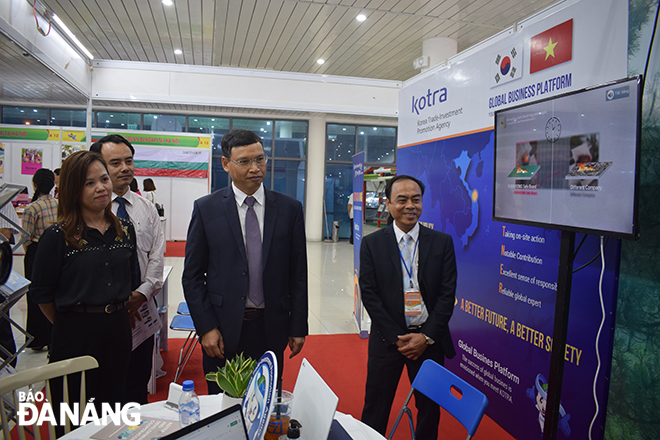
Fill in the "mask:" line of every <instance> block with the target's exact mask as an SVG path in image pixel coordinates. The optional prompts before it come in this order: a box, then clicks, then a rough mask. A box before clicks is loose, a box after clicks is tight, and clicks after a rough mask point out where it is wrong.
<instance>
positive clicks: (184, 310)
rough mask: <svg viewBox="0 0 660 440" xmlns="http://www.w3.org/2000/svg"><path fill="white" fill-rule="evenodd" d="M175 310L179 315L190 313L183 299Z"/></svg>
mask: <svg viewBox="0 0 660 440" xmlns="http://www.w3.org/2000/svg"><path fill="white" fill-rule="evenodd" d="M176 312H177V313H178V314H179V315H190V309H188V303H187V302H185V301H183V302H180V303H179V307H177V308H176Z"/></svg>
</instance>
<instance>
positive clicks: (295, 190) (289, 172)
mask: <svg viewBox="0 0 660 440" xmlns="http://www.w3.org/2000/svg"><path fill="white" fill-rule="evenodd" d="M272 173H273V185H272V186H270V187H269V188H270V189H272V190H275V191H277V192H281V193H283V194H286V195H288V196H291V197H293V198H295V199H298V200H299V201H300V203H302V204H303V206H304V205H305V162H304V161H302V160H273V167H272ZM268 177H269V176H267V177H266V180H270V179H269V178H268ZM264 183H265V182H264Z"/></svg>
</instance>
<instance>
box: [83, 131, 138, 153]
mask: <svg viewBox="0 0 660 440" xmlns="http://www.w3.org/2000/svg"><path fill="white" fill-rule="evenodd" d="M106 142H112V143H113V144H124V145H126V146H127V147H128V148H129V149H130V150H131V156H135V148H133V145H131V143H130V142H128V139H126V138H125V137H124V136H121V135H118V134H109V135H107V136H103V137H102V138H101V139H99V140H98V141H96V142H94V143H93V144H92V146H91V147H89V151H91V152H93V153H98V154H103V153H101V148H102V147H103V144H105V143H106Z"/></svg>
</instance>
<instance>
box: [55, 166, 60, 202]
mask: <svg viewBox="0 0 660 440" xmlns="http://www.w3.org/2000/svg"><path fill="white" fill-rule="evenodd" d="M60 170H61V168H55V169H54V170H53V174H55V192H54V193H53V197H55V198H57V195H58V194H59V192H60Z"/></svg>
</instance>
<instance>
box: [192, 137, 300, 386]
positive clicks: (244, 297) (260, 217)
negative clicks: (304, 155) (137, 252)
mask: <svg viewBox="0 0 660 440" xmlns="http://www.w3.org/2000/svg"><path fill="white" fill-rule="evenodd" d="M221 146H222V154H223V157H222V167H223V168H224V170H225V171H227V172H228V173H229V175H230V176H231V179H232V184H231V186H228V187H227V188H223V189H220V190H218V191H216V192H214V193H213V194H210V195H207V196H204V197H202V198H200V199H198V200H197V201H195V204H194V208H193V213H192V219H191V220H190V225H189V227H188V238H187V243H186V259H185V265H184V269H183V291H184V295H185V297H186V301H187V303H188V307H189V308H190V314H191V316H192V318H193V321H194V323H195V328H196V330H197V334H199V335H200V336H201V342H202V347H203V348H204V351H203V366H204V372H205V373H208V372H214V371H216V370H217V367H220V366H223V365H224V363H225V359H232V358H233V357H234V356H236V355H237V354H239V353H241V352H243V353H244V354H245V355H246V356H250V357H251V358H253V359H259V358H260V357H261V355H262V354H263V353H264V352H266V351H268V350H272V351H273V352H274V353H275V354H276V356H277V359H278V365H279V367H278V368H279V372H280V373H279V374H280V377H281V374H282V367H283V357H284V349H285V348H286V346H287V344H288V345H289V348H290V349H291V355H290V356H289V357H290V358H291V357H293V356H295V355H297V354H298V353H300V350H301V349H302V347H303V344H304V343H305V336H306V335H307V331H308V329H307V252H306V240H305V225H304V222H303V212H302V204H301V203H300V202H299V201H297V200H296V199H293V198H291V197H289V196H287V195H284V194H281V193H278V192H275V191H271V190H268V189H266V188H264V186H263V183H262V182H263V180H264V178H265V176H266V169H267V164H268V157H267V156H266V154H265V153H264V148H263V145H262V142H261V138H260V137H259V136H258V135H257V134H255V133H253V132H251V131H248V130H232V131H230V132H229V133H227V134H225V135H224V137H223V138H222V141H221ZM207 385H208V391H209V394H212V393H218V392H219V391H220V389H219V387H218V386H217V384H216V383H215V382H209V381H207Z"/></svg>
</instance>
